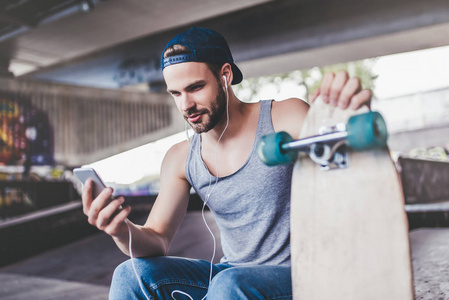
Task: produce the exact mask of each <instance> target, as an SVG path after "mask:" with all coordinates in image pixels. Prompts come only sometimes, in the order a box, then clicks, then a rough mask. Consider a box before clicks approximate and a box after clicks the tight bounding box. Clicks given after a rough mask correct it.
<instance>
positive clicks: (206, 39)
mask: <svg viewBox="0 0 449 300" xmlns="http://www.w3.org/2000/svg"><path fill="white" fill-rule="evenodd" d="M173 45H182V46H185V47H187V48H188V49H189V50H190V52H191V53H187V54H180V55H175V56H170V57H167V58H164V52H165V50H167V48H168V47H170V46H173ZM183 62H203V63H210V64H214V65H219V66H221V65H223V64H225V63H229V64H230V65H231V68H232V73H233V75H234V76H233V80H232V84H238V83H240V82H241V81H242V79H243V74H242V72H241V71H240V69H239V68H238V67H237V66H236V65H235V63H234V59H233V58H232V54H231V50H230V49H229V46H228V43H227V42H226V40H225V39H224V37H223V36H222V35H221V34H219V33H218V32H216V31H213V30H211V29H207V28H197V27H192V28H190V29H189V30H187V31H186V32H183V33H180V34H178V35H177V36H175V37H174V38H173V39H172V40H171V41H170V42H169V43H168V44H167V46H165V48H164V51H162V56H161V69H162V70H163V69H164V68H165V67H168V66H170V65H174V64H179V63H183Z"/></svg>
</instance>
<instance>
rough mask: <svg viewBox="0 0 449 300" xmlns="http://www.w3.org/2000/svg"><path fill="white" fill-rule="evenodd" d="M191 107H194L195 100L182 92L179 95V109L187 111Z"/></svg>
mask: <svg viewBox="0 0 449 300" xmlns="http://www.w3.org/2000/svg"><path fill="white" fill-rule="evenodd" d="M193 107H195V102H194V101H193V99H192V97H190V96H189V94H188V93H186V94H183V95H182V96H181V111H182V112H188V111H189V110H190V109H192V108H193Z"/></svg>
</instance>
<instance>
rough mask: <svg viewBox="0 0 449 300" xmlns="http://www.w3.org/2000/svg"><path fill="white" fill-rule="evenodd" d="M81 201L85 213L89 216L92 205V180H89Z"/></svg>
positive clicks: (82, 192)
mask: <svg viewBox="0 0 449 300" xmlns="http://www.w3.org/2000/svg"><path fill="white" fill-rule="evenodd" d="M81 200H82V203H83V213H84V214H85V215H86V216H87V215H88V214H89V209H90V205H91V204H92V180H90V179H88V180H86V182H85V183H84V185H83V188H82V190H81Z"/></svg>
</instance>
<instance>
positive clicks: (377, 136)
mask: <svg viewBox="0 0 449 300" xmlns="http://www.w3.org/2000/svg"><path fill="white" fill-rule="evenodd" d="M346 130H347V132H348V137H347V141H348V145H349V146H350V147H351V148H352V149H354V150H356V151H361V150H368V149H374V148H382V147H385V146H386V145H387V139H388V131H387V125H386V124H385V120H384V119H383V117H382V115H381V114H379V113H378V112H368V113H365V114H360V115H356V116H353V117H351V118H350V119H349V120H348V124H347V126H346Z"/></svg>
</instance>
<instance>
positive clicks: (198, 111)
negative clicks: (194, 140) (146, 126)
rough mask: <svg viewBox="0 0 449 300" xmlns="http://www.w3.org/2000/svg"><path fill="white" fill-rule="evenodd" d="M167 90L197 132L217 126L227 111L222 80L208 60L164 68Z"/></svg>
mask: <svg viewBox="0 0 449 300" xmlns="http://www.w3.org/2000/svg"><path fill="white" fill-rule="evenodd" d="M163 73H164V78H165V82H166V83H167V91H168V92H169V93H170V94H171V95H172V96H173V98H174V99H175V103H176V106H177V107H178V109H179V111H180V112H181V113H182V115H183V117H184V119H185V120H186V121H187V122H188V123H189V124H190V126H191V127H192V129H193V130H194V131H195V132H196V133H203V132H207V131H209V130H211V129H212V128H214V127H215V126H216V125H217V124H218V123H219V122H220V121H221V120H222V118H223V115H224V113H225V110H226V96H225V93H224V91H223V88H222V87H221V84H220V82H219V81H218V79H217V78H216V77H215V76H214V74H213V73H212V71H211V70H210V69H209V68H208V67H207V65H206V64H205V63H197V62H187V63H180V64H176V65H171V66H168V67H166V68H165V69H164V72H163Z"/></svg>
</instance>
